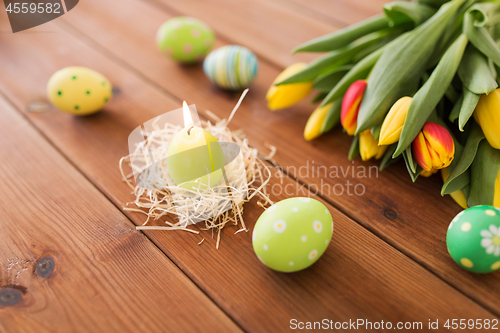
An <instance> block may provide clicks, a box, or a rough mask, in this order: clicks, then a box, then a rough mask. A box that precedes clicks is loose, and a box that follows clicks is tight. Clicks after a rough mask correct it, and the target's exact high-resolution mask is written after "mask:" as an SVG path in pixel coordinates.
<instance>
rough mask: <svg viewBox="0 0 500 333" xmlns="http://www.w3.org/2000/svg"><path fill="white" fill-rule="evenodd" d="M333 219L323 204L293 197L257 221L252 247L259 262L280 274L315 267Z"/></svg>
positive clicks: (329, 234) (270, 209)
mask: <svg viewBox="0 0 500 333" xmlns="http://www.w3.org/2000/svg"><path fill="white" fill-rule="evenodd" d="M332 235H333V220H332V216H331V215H330V212H329V211H328V209H327V208H326V207H325V205H323V204H322V203H321V202H319V201H317V200H314V199H311V198H290V199H286V200H282V201H280V202H278V203H276V204H274V205H272V206H271V207H269V208H268V209H267V210H266V211H265V212H264V213H262V215H261V216H260V217H259V219H258V220H257V223H256V224H255V228H254V229H253V234H252V244H253V249H254V251H255V254H257V257H258V258H259V260H260V261H261V262H262V263H263V264H264V265H266V266H267V267H269V268H272V269H274V270H276V271H280V272H295V271H299V270H302V269H304V268H307V267H309V266H311V265H312V264H313V263H315V262H316V261H317V260H318V259H319V257H321V255H322V254H323V253H324V252H325V250H326V248H327V247H328V244H329V243H330V240H331V239H332Z"/></svg>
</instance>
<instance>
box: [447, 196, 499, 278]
mask: <svg viewBox="0 0 500 333" xmlns="http://www.w3.org/2000/svg"><path fill="white" fill-rule="evenodd" d="M446 245H447V247H448V252H449V253H450V255H451V257H452V258H453V260H454V261H455V262H456V263H457V264H458V265H460V266H461V267H462V268H465V269H467V270H469V271H471V272H475V273H490V272H493V271H496V270H498V269H500V210H499V209H498V208H495V207H493V206H475V207H471V208H469V209H466V210H464V211H462V212H461V213H459V214H458V215H457V216H455V218H454V219H453V221H451V223H450V226H449V227H448V233H447V234H446Z"/></svg>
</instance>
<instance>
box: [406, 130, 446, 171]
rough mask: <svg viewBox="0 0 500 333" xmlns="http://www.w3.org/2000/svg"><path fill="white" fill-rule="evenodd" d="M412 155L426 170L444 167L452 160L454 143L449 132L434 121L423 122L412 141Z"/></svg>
mask: <svg viewBox="0 0 500 333" xmlns="http://www.w3.org/2000/svg"><path fill="white" fill-rule="evenodd" d="M412 148H413V156H414V157H415V159H416V160H417V163H418V164H419V165H420V166H421V167H422V168H423V169H424V170H426V171H431V170H432V169H433V168H434V169H442V168H446V167H447V166H449V165H450V163H451V161H453V157H454V155H455V143H454V142H453V138H452V137H451V135H450V133H449V132H448V131H447V130H446V128H444V127H443V126H441V125H439V124H436V123H430V122H428V123H425V125H424V127H423V128H422V130H421V131H420V132H419V133H418V135H417V137H416V138H415V140H413V143H412Z"/></svg>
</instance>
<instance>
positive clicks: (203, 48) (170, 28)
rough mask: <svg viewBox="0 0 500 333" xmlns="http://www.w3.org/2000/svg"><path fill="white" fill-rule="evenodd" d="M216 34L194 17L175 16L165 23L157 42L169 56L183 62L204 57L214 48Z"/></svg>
mask: <svg viewBox="0 0 500 333" xmlns="http://www.w3.org/2000/svg"><path fill="white" fill-rule="evenodd" d="M214 42H215V35H214V33H213V31H212V29H210V28H209V27H208V25H206V24H205V23H204V22H202V21H200V20H197V19H195V18H192V17H183V16H182V17H175V18H173V19H170V20H168V21H167V22H165V23H163V24H162V26H161V27H160V28H159V29H158V32H157V33H156V44H157V45H158V48H159V49H160V51H161V52H162V53H163V54H165V55H166V56H167V57H170V58H172V59H173V60H175V61H178V62H183V63H192V62H195V61H198V60H201V59H203V58H204V57H205V56H206V55H207V53H208V52H209V51H210V50H211V49H212V47H213V45H214Z"/></svg>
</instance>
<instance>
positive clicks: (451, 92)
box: [444, 84, 460, 103]
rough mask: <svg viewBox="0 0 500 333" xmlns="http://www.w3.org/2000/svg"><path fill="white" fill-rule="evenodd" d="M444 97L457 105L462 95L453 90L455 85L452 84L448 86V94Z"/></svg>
mask: <svg viewBox="0 0 500 333" xmlns="http://www.w3.org/2000/svg"><path fill="white" fill-rule="evenodd" d="M444 95H445V96H446V98H448V99H449V100H450V101H451V102H452V103H455V102H456V101H457V100H458V97H460V95H459V94H458V92H457V91H456V90H455V88H453V85H451V84H450V85H449V86H448V89H446V92H445V93H444Z"/></svg>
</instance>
